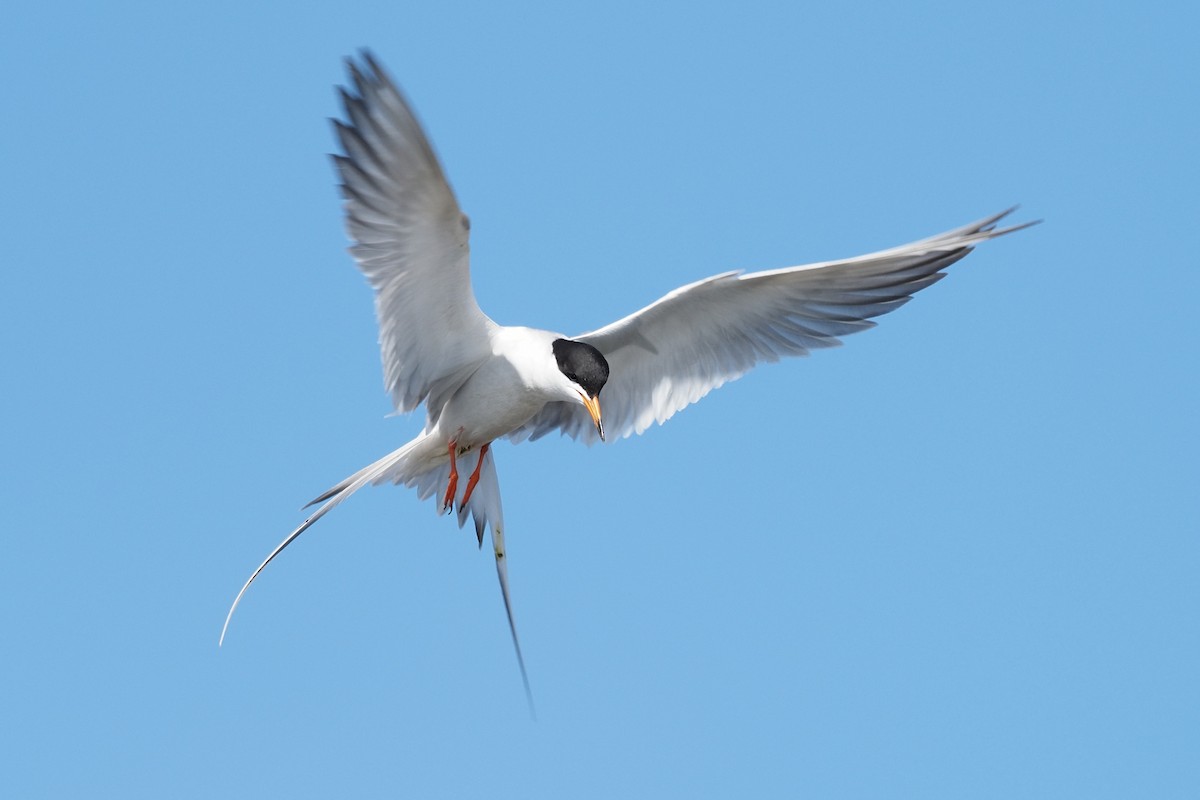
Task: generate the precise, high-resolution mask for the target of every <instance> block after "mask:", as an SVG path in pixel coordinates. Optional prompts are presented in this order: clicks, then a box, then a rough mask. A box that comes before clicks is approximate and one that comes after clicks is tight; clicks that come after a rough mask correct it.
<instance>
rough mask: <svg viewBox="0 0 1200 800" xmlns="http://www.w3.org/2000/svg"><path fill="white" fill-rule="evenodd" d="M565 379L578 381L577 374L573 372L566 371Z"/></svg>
mask: <svg viewBox="0 0 1200 800" xmlns="http://www.w3.org/2000/svg"><path fill="white" fill-rule="evenodd" d="M567 380H569V381H571V382H572V383H579V376H578V375H576V374H575V373H574V372H568V373H567Z"/></svg>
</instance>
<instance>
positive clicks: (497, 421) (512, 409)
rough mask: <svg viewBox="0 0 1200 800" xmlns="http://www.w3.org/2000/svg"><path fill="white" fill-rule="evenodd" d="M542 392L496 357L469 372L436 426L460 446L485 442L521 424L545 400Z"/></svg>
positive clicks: (542, 404)
mask: <svg viewBox="0 0 1200 800" xmlns="http://www.w3.org/2000/svg"><path fill="white" fill-rule="evenodd" d="M546 400H547V398H546V396H545V395H544V393H543V392H540V391H537V390H536V389H533V388H531V387H529V386H527V385H526V383H525V381H523V380H521V378H520V376H519V375H518V374H517V373H516V372H515V371H514V370H513V369H512V368H511V366H509V365H508V364H507V363H506V362H504V361H502V360H499V359H497V360H496V361H493V362H491V363H489V364H487V365H485V366H483V367H482V368H480V370H479V371H478V372H476V373H475V374H474V375H472V376H471V377H470V378H469V379H468V380H467V382H466V383H464V384H463V385H462V387H461V388H460V389H459V390H458V391H457V392H455V393H454V396H453V397H451V398H450V402H448V403H447V404H446V407H445V408H444V409H443V410H442V414H441V416H440V417H439V418H438V423H437V428H438V430H439V431H440V432H441V433H442V435H443V436H444V437H445V438H446V440H447V441H449V440H455V441H457V442H458V443H459V445H460V446H461V447H464V448H471V447H477V446H479V445H482V444H486V443H488V442H490V441H492V440H494V439H499V438H500V437H502V436H506V435H507V434H509V433H512V432H513V431H514V430H516V429H517V428H519V427H521V426H522V425H524V424H525V423H526V422H528V421H529V420H530V418H532V417H533V415H534V414H536V413H538V412H539V411H541V410H542V407H543V406H544V405H545V404H546Z"/></svg>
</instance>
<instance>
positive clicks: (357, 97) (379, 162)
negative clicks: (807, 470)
mask: <svg viewBox="0 0 1200 800" xmlns="http://www.w3.org/2000/svg"><path fill="white" fill-rule="evenodd" d="M347 64H348V67H349V72H350V78H351V82H352V84H353V85H352V87H350V88H342V90H341V96H342V102H343V105H344V108H345V115H346V120H345V121H339V120H334V126H335V131H336V135H337V138H338V140H339V142H340V143H341V146H342V149H343V150H344V155H335V156H333V159H334V162H335V164H336V166H337V170H338V173H339V175H340V177H341V181H342V184H341V190H342V195H343V197H344V198H345V214H346V227H347V231H348V233H349V235H350V238H351V239H352V240H353V246H352V247H351V248H350V252H351V253H352V254H353V256H354V259H355V260H356V261H357V262H358V266H359V268H360V269H362V271H363V272H364V273H365V274H366V277H367V280H368V281H369V282H370V284H371V286H372V287H373V288H374V290H375V311H376V315H377V317H378V320H379V338H380V347H381V349H382V356H383V367H384V375H385V384H386V386H387V389H388V391H389V392H390V393H391V395H392V400H393V402H394V403H395V406H396V410H397V411H398V412H408V411H412V410H413V409H415V408H417V407H418V406H420V405H421V404H422V403H424V405H425V411H426V424H425V428H424V430H423V431H422V432H421V433H420V435H418V436H417V437H416V438H415V439H413V440H412V441H410V442H408V443H407V444H405V445H404V446H403V447H401V448H400V449H398V450H396V451H395V452H392V453H389V454H388V455H386V456H384V457H383V458H381V459H379V460H378V461H376V462H375V463H374V464H371V465H370V466H367V467H364V468H363V469H361V470H359V471H358V472H356V473H354V474H353V475H351V476H350V477H348V478H346V479H345V480H343V481H342V482H341V483H339V484H337V485H336V486H334V487H333V488H332V489H330V490H329V491H327V492H325V493H324V494H322V495H321V496H320V497H318V498H316V499H315V500H313V501H312V503H310V504H309V505H310V506H311V505H315V504H318V503H320V504H322V505H321V506H320V507H319V508H318V509H317V510H316V511H315V512H314V513H313V514H312V515H311V516H310V517H309V518H308V519H306V520H304V522H303V524H301V525H300V527H298V528H296V530H294V531H292V533H291V534H289V535H288V537H287V538H286V539H284V540H283V541H282V542H281V543H280V544H279V546H278V547H276V548H275V549H274V550H273V551H272V552H271V554H270V555H269V556H267V558H266V559H265V560H264V561H263V563H262V564H261V565H259V567H258V569H256V570H254V573H253V574H252V575H251V576H250V578H249V580H247V581H246V583H245V584H244V585H243V586H242V589H241V591H239V592H238V594H237V597H236V598H235V599H234V601H233V605H232V606H231V607H230V609H229V614H228V616H226V618H225V625H224V627H222V629H221V642H224V639H225V633H226V631H227V630H228V627H229V621H230V619H231V618H232V617H233V612H234V610H235V609H236V608H237V605H238V603H239V602H240V601H241V599H242V596H243V595H244V594H245V593H246V590H247V589H248V588H249V587H250V584H251V583H253V581H254V579H255V578H256V577H258V574H259V573H260V572H262V570H263V568H264V567H266V566H267V564H269V563H270V562H271V560H272V559H274V558H275V557H276V556H277V555H279V553H280V552H281V551H282V550H283V549H284V548H285V547H287V546H288V545H289V544H291V543H292V542H293V541H295V539H296V538H297V537H298V536H300V534H302V533H304V531H306V530H308V528H309V527H310V526H311V525H312V524H313V523H315V522H316V521H317V520H318V519H320V518H321V517H323V516H325V514H326V513H328V512H329V511H330V510H331V509H333V507H334V506H336V505H338V504H339V503H341V502H342V501H343V500H345V499H346V498H348V497H349V496H350V495H352V494H354V493H355V492H356V491H358V490H359V489H361V488H362V487H363V486H366V485H367V484H380V483H385V482H386V483H395V484H404V485H405V486H411V487H414V488H416V490H417V494H418V496H419V497H420V498H421V499H425V498H428V497H430V496H435V497H436V500H437V503H438V508H439V509H440V510H441V511H443V512H445V511H449V510H451V509H454V508H456V509H457V514H458V524H459V526H460V527H461V526H462V525H463V524H464V523H465V522H466V519H467V517H468V516H470V517H472V518H473V520H474V524H475V534H476V537H477V538H478V540H479V544H480V547H482V546H483V535H484V531H485V529H490V531H491V541H492V549H493V551H494V553H495V556H496V571H497V573H498V575H499V578H500V589H501V593H502V594H503V597H504V607H505V610H506V612H507V614H508V623H509V629H510V632H511V634H512V640H513V646H514V648H515V649H516V654H517V661H518V664H519V666H520V669H521V678H522V681H523V682H524V685H525V692H526V696H527V698H528V699H529V702H530V708H531V709H532V705H533V700H532V693H531V692H530V688H529V679H528V675H527V673H526V670H525V663H524V658H523V657H522V655H521V645H520V642H519V640H518V638H517V630H516V625H515V623H514V622H513V612H512V602H511V599H510V596H509V589H508V573H507V567H506V564H505V549H504V517H503V512H502V509H501V505H500V486H499V483H498V481H497V478H496V467H495V462H494V460H493V455H492V449H491V445H492V443H493V442H494V441H496V440H497V439H501V438H508V439H509V440H511V441H513V442H522V441H525V440H526V439H530V440H532V439H538V438H540V437H542V436H545V435H546V434H547V433H551V432H553V431H559V432H561V433H562V434H565V435H567V436H570V437H572V438H574V439H579V440H582V441H584V442H586V443H588V444H591V443H593V442H594V441H596V440H597V439H600V440H604V439H606V438H608V439H620V438H624V437H627V436H630V435H632V434H634V433H639V434H640V433H641V432H642V431H644V430H646V428H648V427H649V426H650V425H651V424H652V423H655V422H657V423H662V422H665V421H666V420H667V419H669V418H670V417H672V416H673V415H674V414H675V413H676V412H677V411H679V410H681V409H682V408H684V407H685V406H688V405H690V404H691V403H694V402H696V401H697V400H699V399H700V398H702V397H704V396H705V395H706V394H708V393H709V392H711V391H712V390H713V389H715V388H717V387H718V386H721V385H722V384H724V383H725V382H727V381H731V380H735V379H736V378H739V377H741V376H742V375H743V374H745V373H746V372H747V371H748V370H750V369H751V368H752V367H753V366H755V365H756V364H758V363H760V362H763V361H777V360H779V358H780V357H782V356H801V355H806V354H807V353H808V352H809V351H810V350H813V349H816V348H820V347H832V346H835V345H838V344H840V341H839V337H841V336H845V335H846V334H850V333H856V332H858V331H862V330H866V329H867V328H871V327H874V325H875V323H874V322H872V321H871V318H872V317H877V316H879V315H881V314H886V313H887V312H889V311H894V310H895V309H897V308H899V307H900V306H902V305H904V304H905V303H906V302H908V300H909V299H910V298H911V296H912V295H913V294H914V293H915V292H917V291H919V290H921V289H924V288H925V287H927V286H930V285H932V284H933V283H935V282H937V281H938V280H940V279H941V278H942V277H943V276H944V272H943V270H945V269H946V267H948V266H950V265H951V264H953V263H954V262H955V261H958V260H959V259H960V258H962V257H963V256H965V255H966V254H967V253H969V252H970V251H971V250H972V248H973V246H974V245H975V244H977V243H979V242H982V241H984V240H986V239H991V238H994V237H996V236H1001V235H1003V234H1006V233H1011V232H1012V231H1015V230H1020V229H1021V228H1025V227H1028V225H1032V224H1034V223H1032V222H1031V223H1026V224H1024V225H1017V226H1013V227H1008V228H997V227H996V225H997V223H998V222H999V220H1001V219H1002V218H1003V217H1005V216H1006V215H1008V214H1009V213H1011V211H1012V210H1013V209H1009V210H1008V211H1005V212H1003V213H1000V214H996V215H994V216H991V217H988V218H986V219H982V220H980V221H978V222H975V223H972V224H970V225H965V226H963V227H961V228H957V229H955V230H952V231H947V232H946V233H942V234H938V235H937V236H932V237H930V238H928V239H923V240H921V241H919V242H913V243H912V244H906V245H902V246H900V247H895V248H892V249H890V250H884V251H881V252H878V253H871V254H869V255H863V256H858V257H856V258H850V259H846V260H843V261H827V262H822V263H817V264H808V265H805V266H799V267H791V268H788V269H776V270H770V271H767V272H755V273H750V274H743V273H741V272H726V273H723V274H720V275H715V276H713V277H711V278H706V279H705V280H702V281H697V282H696V283H693V284H689V285H688V286H683V287H681V288H679V289H676V290H674V291H673V292H670V293H669V294H667V295H666V296H665V297H663V298H662V299H660V300H658V301H657V302H654V303H651V304H650V305H649V306H646V307H645V308H643V309H642V310H640V311H637V312H635V313H633V314H630V315H629V316H627V317H625V318H624V319H621V320H618V321H617V322H614V323H612V324H610V325H606V326H604V327H603V328H600V329H598V330H595V331H591V332H590V333H584V334H581V335H579V336H575V337H567V336H564V335H563V334H560V333H552V332H550V331H544V330H538V329H536V328H523V327H509V326H504V325H497V324H496V323H495V322H493V321H492V320H491V319H489V318H488V317H487V316H486V315H485V314H484V313H483V312H482V311H481V310H480V309H479V305H478V304H477V303H476V302H475V296H474V294H473V293H472V291H471V281H470V271H469V266H468V262H469V258H468V254H469V250H470V248H469V244H468V238H469V232H470V222H469V221H468V219H467V217H466V215H465V214H463V213H462V211H460V210H459V207H458V202H457V201H456V200H455V197H454V192H453V191H452V190H451V188H450V185H449V184H448V183H447V181H446V177H445V175H444V174H443V172H442V168H441V165H440V164H439V162H438V158H437V156H436V155H435V153H434V151H433V147H432V146H431V145H430V143H429V140H428V139H427V138H426V136H425V133H424V132H423V131H422V129H421V125H420V123H419V122H418V121H417V118H416V117H415V116H414V114H413V112H412V109H411V107H410V106H409V104H408V102H407V101H406V100H405V98H404V96H403V95H402V94H401V92H400V90H399V89H398V88H397V87H396V85H395V83H394V82H393V81H392V80H391V78H390V77H389V76H388V75H387V74H386V73H385V72H384V70H383V69H382V68H381V66H380V65H379V63H378V62H377V61H376V60H375V58H374V57H373V56H372V55H371V54H370V53H369V52H366V51H364V52H363V53H362V64H361V65H360V64H358V63H355V61H354V60H353V59H348V60H347ZM601 398H603V401H604V413H603V416H601V411H600V401H601ZM464 462H465V463H464ZM460 465H461V468H462V469H464V470H470V472H469V477H468V478H467V479H466V480H465V481H464V480H460V474H459V470H460Z"/></svg>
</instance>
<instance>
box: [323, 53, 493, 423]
mask: <svg viewBox="0 0 1200 800" xmlns="http://www.w3.org/2000/svg"><path fill="white" fill-rule="evenodd" d="M362 62H363V64H362V67H361V68H360V66H359V65H358V64H356V63H355V62H354V61H353V60H351V59H347V62H346V63H347V66H348V67H349V70H350V77H351V79H352V82H353V87H352V88H350V89H347V88H342V89H341V95H342V103H343V105H344V107H345V112H346V117H347V119H348V122H342V121H340V120H334V128H335V131H336V133H337V137H338V141H339V142H340V143H341V145H342V149H343V150H344V151H345V155H335V156H333V160H334V163H335V164H336V166H337V169H338V173H339V174H340V176H341V180H342V187H341V188H342V195H343V197H344V198H345V212H346V230H347V232H348V233H349V235H350V238H351V239H353V241H354V244H353V246H352V247H351V248H350V252H351V254H353V256H354V259H355V260H356V261H357V262H358V266H359V268H360V269H361V270H362V271H363V273H364V274H365V275H366V276H367V280H368V281H369V282H370V284H371V286H372V287H373V288H374V289H375V313H376V316H377V318H378V320H379V344H380V349H381V350H382V356H383V370H384V384H385V385H386V387H387V390H388V392H390V393H391V396H392V402H393V403H395V406H396V409H397V410H398V411H401V412H406V411H411V410H413V409H414V408H416V407H417V406H418V405H420V404H421V402H422V401H424V400H426V399H427V398H430V397H432V398H433V401H432V402H430V403H429V404H428V405H429V407H430V409H431V410H432V411H433V412H434V413H435V414H436V412H437V411H438V410H440V408H441V404H442V402H441V400H442V399H441V395H443V394H444V393H445V392H448V391H453V390H454V389H455V388H457V386H458V385H459V384H460V383H461V382H462V381H463V380H464V379H465V378H466V377H467V376H468V375H470V373H471V372H472V371H473V370H474V369H475V368H476V367H477V366H478V365H479V363H480V362H481V361H483V360H484V359H485V358H487V357H488V355H489V354H490V352H491V347H490V343H489V332H490V331H491V330H492V329H493V328H494V327H495V323H494V322H492V321H491V320H490V319H488V317H487V316H486V315H484V313H483V312H482V311H480V309H479V304H478V303H476V302H475V295H474V293H473V292H472V291H471V275H470V268H469V254H470V247H469V245H468V241H467V240H468V233H469V231H470V223H469V222H468V220H467V217H466V215H464V214H463V213H462V211H460V210H459V208H458V202H457V201H456V200H455V199H454V192H453V191H452V190H451V189H450V186H449V184H448V183H447V182H446V178H445V176H444V175H443V174H442V168H441V165H440V164H439V163H438V159H437V155H436V154H435V153H434V152H433V147H432V146H430V144H429V140H428V139H426V138H425V133H424V132H423V131H422V130H421V125H420V123H419V122H417V118H416V117H415V116H414V115H413V112H412V109H411V108H409V105H408V103H407V102H406V101H405V99H404V96H403V95H402V94H401V93H400V90H399V89H397V88H396V85H395V83H393V82H392V79H391V78H390V77H389V76H388V75H387V73H385V72H384V70H383V68H382V67H381V66H380V65H379V64H378V62H376V60H375V59H374V57H373V56H372V55H371V54H370V53H369V52H365V51H364V52H363V54H362Z"/></svg>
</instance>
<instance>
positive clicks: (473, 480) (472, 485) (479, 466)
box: [450, 442, 492, 506]
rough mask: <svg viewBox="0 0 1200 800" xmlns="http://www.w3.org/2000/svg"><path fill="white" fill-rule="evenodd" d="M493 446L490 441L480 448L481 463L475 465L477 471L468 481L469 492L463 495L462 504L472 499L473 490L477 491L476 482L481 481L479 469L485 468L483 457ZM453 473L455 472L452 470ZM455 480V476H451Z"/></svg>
mask: <svg viewBox="0 0 1200 800" xmlns="http://www.w3.org/2000/svg"><path fill="white" fill-rule="evenodd" d="M491 446H492V443H491V442H488V443H487V444H485V445H484V446H483V447H481V448H479V463H477V464H476V465H475V471H474V472H472V473H471V479H470V480H468V481H467V493H466V494H464V495H463V501H462V504H463V505H464V506H465V505H466V504H467V501H468V500H470V499H471V492H473V491H475V484H477V483H479V470H481V469H483V457H484V456H486V455H487V451H488V448H489V447H491ZM450 474H451V475H453V474H454V473H453V472H451V473H450ZM451 480H453V478H451Z"/></svg>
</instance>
